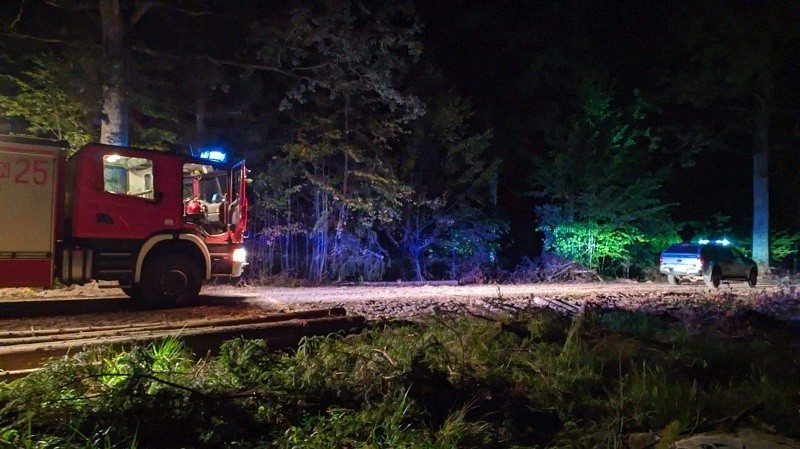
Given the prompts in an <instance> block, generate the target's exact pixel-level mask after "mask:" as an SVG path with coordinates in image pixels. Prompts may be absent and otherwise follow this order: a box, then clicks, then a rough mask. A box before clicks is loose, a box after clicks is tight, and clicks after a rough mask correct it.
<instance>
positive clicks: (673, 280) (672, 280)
mask: <svg viewBox="0 0 800 449" xmlns="http://www.w3.org/2000/svg"><path fill="white" fill-rule="evenodd" d="M667 283H668V284H669V285H678V284H680V283H681V280H680V278H678V277H677V276H675V275H674V274H668V275H667Z"/></svg>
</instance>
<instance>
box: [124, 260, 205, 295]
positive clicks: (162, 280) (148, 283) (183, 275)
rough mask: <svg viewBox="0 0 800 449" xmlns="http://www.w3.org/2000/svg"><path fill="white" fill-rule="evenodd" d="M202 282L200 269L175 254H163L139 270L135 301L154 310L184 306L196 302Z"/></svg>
mask: <svg viewBox="0 0 800 449" xmlns="http://www.w3.org/2000/svg"><path fill="white" fill-rule="evenodd" d="M202 283H203V279H202V276H201V274H200V267H199V266H198V265H197V263H195V262H194V261H193V260H192V259H190V258H188V257H186V256H182V255H179V254H165V255H162V256H160V257H158V258H156V259H154V260H151V261H150V262H148V263H147V264H146V265H145V266H144V268H143V269H142V279H141V282H140V283H139V289H140V295H139V298H140V299H141V300H142V301H143V302H145V303H147V304H148V305H151V306H154V307H170V306H176V305H187V304H190V303H192V302H194V301H195V300H196V299H197V295H198V294H199V293H200V287H201V286H202Z"/></svg>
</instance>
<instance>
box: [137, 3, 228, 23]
mask: <svg viewBox="0 0 800 449" xmlns="http://www.w3.org/2000/svg"><path fill="white" fill-rule="evenodd" d="M152 8H163V9H169V10H171V11H175V12H179V13H181V14H186V15H187V16H192V17H200V16H217V17H230V16H226V15H224V14H218V13H213V12H210V11H197V10H192V9H186V8H181V7H178V6H174V5H170V4H167V3H162V2H144V3H142V4H141V5H140V6H139V8H137V9H136V11H134V13H133V15H132V16H131V25H136V23H138V22H139V21H140V20H141V19H142V17H144V16H145V15H146V14H147V12H148V11H150V10H151V9H152Z"/></svg>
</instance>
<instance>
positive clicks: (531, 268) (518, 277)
mask: <svg viewBox="0 0 800 449" xmlns="http://www.w3.org/2000/svg"><path fill="white" fill-rule="evenodd" d="M596 280H602V279H601V278H600V276H599V275H598V274H597V271H596V270H594V269H591V268H586V267H584V266H582V265H580V264H579V263H577V262H575V261H572V260H569V259H565V258H563V257H561V256H558V255H555V254H549V253H544V254H542V255H541V256H539V257H537V258H535V259H533V260H531V259H529V258H528V257H524V258H523V260H522V262H521V263H520V264H519V265H518V266H517V268H516V269H515V270H514V272H512V273H511V275H510V278H509V279H508V281H509V282H511V283H519V284H522V283H530V282H591V281H596Z"/></svg>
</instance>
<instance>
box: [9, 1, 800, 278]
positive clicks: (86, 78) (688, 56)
mask: <svg viewBox="0 0 800 449" xmlns="http://www.w3.org/2000/svg"><path fill="white" fill-rule="evenodd" d="M484 3H485V4H484ZM798 19H800V6H798V4H797V3H796V2H791V1H775V2H722V1H706V2H641V3H635V2H634V3H630V2H603V3H598V2H588V1H579V0H567V1H562V2H523V1H504V2H469V1H439V2H423V1H420V2H414V1H400V2H361V1H357V0H349V1H348V0H328V1H322V2H276V1H256V0H243V1H235V2H231V1H223V0H209V1H201V0H177V1H168V2H167V1H165V2H159V1H140V0H9V1H6V2H3V5H2V7H0V132H2V133H16V134H28V135H38V136H41V137H49V138H56V139H63V140H66V141H68V142H69V144H70V148H71V150H72V151H74V150H76V149H78V148H79V147H80V146H81V145H83V144H84V143H86V142H89V141H102V142H104V143H111V144H120V145H131V146H136V147H143V148H150V149H154V150H160V151H175V152H188V151H192V150H196V149H198V148H202V147H205V146H211V145H213V146H222V147H224V148H227V149H228V150H229V151H230V152H232V153H233V154H234V155H235V156H236V157H237V158H244V159H246V160H247V164H248V167H249V169H250V170H251V175H252V178H253V183H252V184H251V190H250V194H251V195H252V200H251V205H252V206H251V209H250V211H249V214H250V217H251V223H252V228H251V230H250V233H249V235H250V239H249V243H248V245H249V247H250V250H251V251H250V254H251V255H252V260H251V265H250V271H249V276H250V277H251V278H253V279H261V280H273V281H274V280H276V279H280V280H283V281H287V280H291V281H294V280H305V281H310V282H315V283H318V282H331V281H344V280H349V281H360V280H363V281H367V280H378V279H390V280H395V279H414V280H423V279H458V280H461V281H486V280H490V279H507V278H509V277H513V276H514V274H515V273H519V272H524V271H525V268H526V267H531V266H535V265H536V264H541V263H547V262H546V260H545V259H546V257H545V258H542V257H540V255H542V254H544V255H546V256H547V257H559V258H563V259H567V260H572V261H575V262H578V263H580V264H582V265H584V266H586V267H589V268H593V269H596V270H598V271H599V272H601V273H603V274H605V275H609V276H628V277H645V276H647V274H648V272H650V271H651V270H652V268H653V267H654V265H655V263H656V261H657V258H658V252H659V251H660V250H661V249H663V248H664V246H665V245H667V244H669V243H672V242H676V241H680V240H682V239H691V238H696V237H703V236H705V237H712V238H713V237H721V236H723V235H724V236H726V237H730V238H733V239H735V241H736V242H737V243H739V244H740V245H741V246H742V247H743V249H745V250H747V251H752V255H753V257H754V259H755V260H756V261H757V262H759V264H760V265H761V266H765V265H767V264H770V263H771V264H772V265H773V266H774V267H779V266H782V267H785V268H794V269H796V266H795V265H796V264H795V262H794V257H793V254H794V253H795V252H796V249H797V241H798V239H797V235H798V234H797V233H798V231H800V226H799V225H800V222H798V212H800V210H799V208H800V202H799V201H798V194H797V192H798V187H800V172H798V170H797V167H798V162H800V160H799V159H800V153H799V152H798V130H800V121H798V118H800V117H798V115H799V112H800V111H798V106H797V105H798V104H800V103H799V102H798V100H800V98H799V97H800V96H799V95H798V88H797V82H796V81H797V79H798V75H800V73H799V72H800V70H798V69H799V68H800V65H798V63H799V62H800V51H799V50H800V27H798V23H800V22H798ZM751 248H752V250H751ZM543 260H544V261H543Z"/></svg>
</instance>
